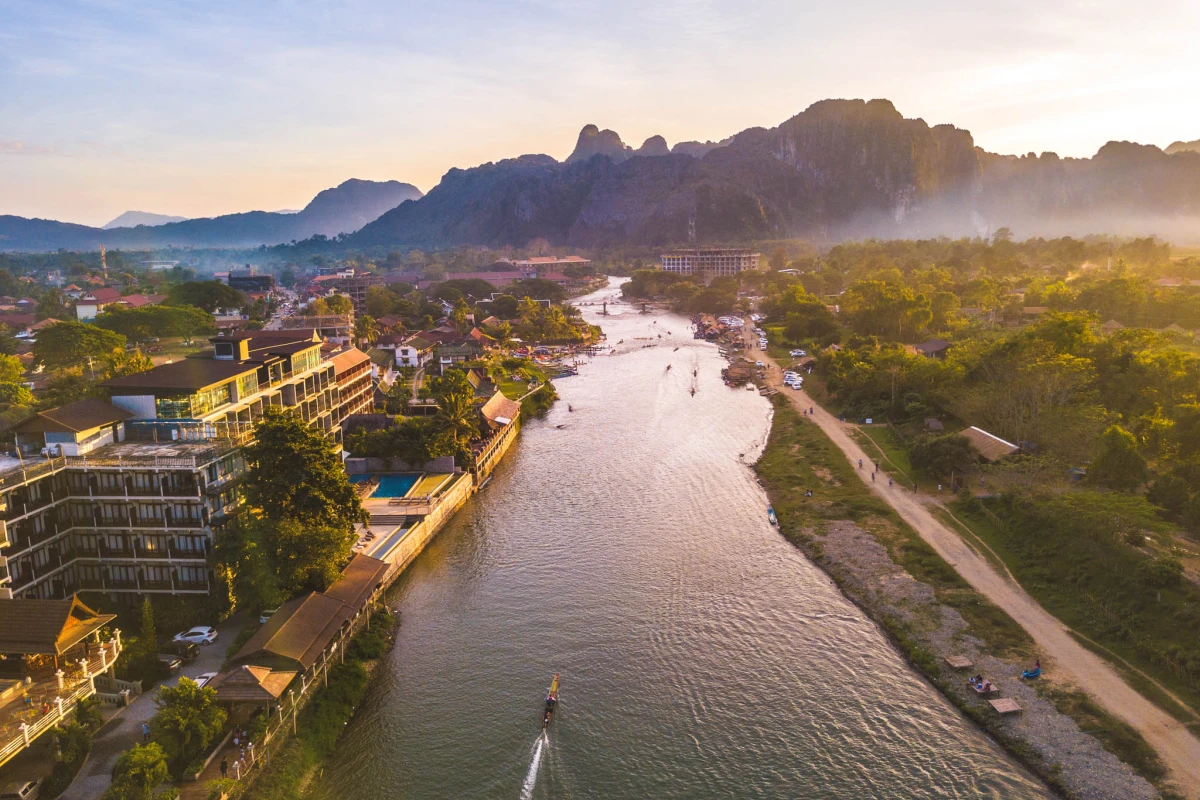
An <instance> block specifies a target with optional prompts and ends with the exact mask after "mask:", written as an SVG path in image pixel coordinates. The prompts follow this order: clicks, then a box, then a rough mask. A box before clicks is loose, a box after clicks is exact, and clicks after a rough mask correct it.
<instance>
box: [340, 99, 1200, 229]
mask: <svg viewBox="0 0 1200 800" xmlns="http://www.w3.org/2000/svg"><path fill="white" fill-rule="evenodd" d="M658 138H661V137H658ZM647 145H649V140H648V142H647ZM647 145H644V146H643V147H642V148H639V149H638V150H634V149H633V148H631V147H629V146H628V145H626V144H625V143H624V142H623V140H622V139H621V137H620V135H619V134H617V133H616V132H615V131H612V130H602V129H600V128H599V127H598V126H596V125H592V124H589V125H587V126H585V127H584V129H583V130H582V131H581V132H580V136H579V140H578V142H577V144H576V147H575V150H574V151H573V152H572V154H571V155H570V156H569V157H568V158H567V159H566V160H565V161H563V162H561V163H560V162H557V161H555V160H554V159H552V158H550V157H549V156H521V157H518V158H515V159H505V160H502V161H499V162H494V163H493V162H489V163H487V164H482V165H480V166H478V167H473V168H470V169H465V170H464V169H458V168H455V169H452V170H450V171H449V172H447V174H446V177H445V178H443V180H442V181H441V182H440V183H439V184H438V185H437V186H435V187H434V188H433V189H431V190H430V191H429V193H428V194H427V195H426V196H425V197H424V198H422V199H421V200H419V201H416V202H414V203H409V204H405V205H403V206H400V207H397V208H395V209H392V210H391V211H389V212H387V213H386V214H384V215H382V216H381V217H380V218H379V219H377V220H375V221H374V222H372V223H370V224H368V225H367V226H365V227H364V228H363V229H362V230H360V231H358V232H357V233H355V234H353V235H352V236H351V237H349V239H348V242H349V244H350V245H351V246H362V247H370V246H380V245H396V246H405V245H409V246H420V247H442V246H453V245H458V244H471V245H484V246H501V245H515V246H521V245H523V244H525V243H527V242H528V241H529V240H530V239H533V238H545V239H547V240H548V241H550V242H551V243H552V244H555V245H567V246H579V247H587V246H602V245H609V244H617V243H621V242H632V243H638V244H646V245H656V246H657V245H667V244H673V243H680V242H688V241H697V242H734V241H752V240H754V239H762V238H785V237H804V238H811V239H814V240H817V241H826V242H832V241H838V240H840V239H842V238H862V237H911V236H917V237H930V236H941V235H949V236H962V235H988V234H989V233H990V231H993V230H996V229H998V228H1000V227H1011V228H1014V229H1015V230H1017V231H1018V232H1019V233H1020V235H1029V236H1033V235H1047V236H1048V235H1064V234H1086V233H1113V234H1129V235H1146V234H1151V233H1157V234H1161V235H1167V236H1172V235H1179V236H1183V237H1185V238H1186V237H1188V236H1190V237H1191V238H1192V239H1195V238H1196V237H1197V235H1198V234H1196V233H1195V232H1194V231H1195V230H1196V229H1197V221H1198V220H1200V153H1192V152H1180V153H1176V154H1167V153H1164V152H1163V151H1162V150H1161V149H1159V148H1157V147H1154V146H1152V145H1138V144H1133V143H1128V142H1109V143H1108V144H1106V145H1104V146H1103V147H1101V148H1100V149H1099V150H1098V151H1097V153H1096V155H1095V156H1093V157H1091V158H1083V159H1080V158H1061V157H1059V156H1058V155H1056V154H1054V153H1052V152H1044V153H1042V154H1041V155H1040V156H1038V155H1033V154H1029V155H1025V156H1009V155H1000V154H995V153H989V152H987V151H985V150H983V149H982V148H980V147H978V146H976V144H975V142H974V139H973V137H972V136H971V133H970V132H969V131H967V130H964V129H961V128H957V127H955V126H953V125H949V124H939V125H933V126H930V125H929V124H927V123H926V122H925V121H924V120H922V119H919V118H913V119H909V118H906V117H904V116H903V115H902V114H901V113H900V112H899V111H898V110H897V109H896V108H895V106H894V105H893V104H892V103H891V102H890V101H888V100H878V99H877V100H869V101H864V100H822V101H818V102H816V103H813V104H812V105H810V106H809V107H808V108H807V109H805V110H804V111H801V112H800V113H798V114H796V115H794V116H793V117H791V118H789V119H787V120H785V121H784V122H782V123H780V124H779V125H778V126H776V127H774V128H748V129H746V130H744V131H741V132H740V133H737V134H735V135H734V136H731V137H729V138H728V139H725V140H722V141H721V142H715V143H714V142H705V143H700V142H682V143H679V144H677V145H676V146H675V147H673V148H670V150H669V151H668V152H663V151H664V149H665V145H666V143H665V141H664V142H662V143H661V146H657V145H658V142H655V145H656V146H654V147H652V148H650V147H647ZM651 153H652V154H651Z"/></svg>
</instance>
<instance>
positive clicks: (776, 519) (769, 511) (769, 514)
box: [767, 506, 779, 525]
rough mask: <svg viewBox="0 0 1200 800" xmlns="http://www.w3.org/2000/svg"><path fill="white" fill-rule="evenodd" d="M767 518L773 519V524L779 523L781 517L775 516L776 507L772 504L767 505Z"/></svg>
mask: <svg viewBox="0 0 1200 800" xmlns="http://www.w3.org/2000/svg"><path fill="white" fill-rule="evenodd" d="M767 519H769V520H771V524H772V525H778V524H779V517H777V516H775V509H774V508H772V507H771V506H767Z"/></svg>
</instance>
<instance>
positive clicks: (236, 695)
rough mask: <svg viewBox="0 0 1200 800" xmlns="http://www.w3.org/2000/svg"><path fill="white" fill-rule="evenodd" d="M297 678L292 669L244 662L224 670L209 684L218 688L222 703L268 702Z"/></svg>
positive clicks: (218, 698)
mask: <svg viewBox="0 0 1200 800" xmlns="http://www.w3.org/2000/svg"><path fill="white" fill-rule="evenodd" d="M295 678H296V673H295V672H294V671H291V670H279V671H277V670H273V669H270V668H268V667H255V666H251V665H250V664H243V665H242V666H240V667H234V668H233V669H231V670H229V671H228V672H222V673H221V674H220V675H218V676H217V677H215V678H213V680H212V683H210V684H209V686H210V687H212V688H213V689H216V690H217V700H218V701H220V702H222V703H266V702H268V701H271V700H278V699H279V698H280V697H281V696H282V695H283V693H284V692H285V691H287V687H288V684H290V683H291V682H292V681H293V680H295Z"/></svg>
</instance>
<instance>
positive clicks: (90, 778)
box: [62, 613, 251, 800]
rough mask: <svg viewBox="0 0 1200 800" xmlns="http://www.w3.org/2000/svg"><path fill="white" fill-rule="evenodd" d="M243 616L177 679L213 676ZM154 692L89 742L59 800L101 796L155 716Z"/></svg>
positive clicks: (229, 622) (226, 623)
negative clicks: (85, 756)
mask: <svg viewBox="0 0 1200 800" xmlns="http://www.w3.org/2000/svg"><path fill="white" fill-rule="evenodd" d="M250 621H251V620H250V618H249V617H248V616H247V615H246V614H245V613H241V614H235V615H234V616H232V617H230V618H229V619H227V620H225V621H224V622H222V623H221V624H220V625H218V626H217V631H218V632H219V636H218V637H217V641H216V642H214V643H213V644H211V645H209V646H208V647H201V648H200V655H199V657H198V658H197V659H196V660H195V661H193V662H192V663H191V664H185V665H184V667H183V669H182V670H180V672H179V675H180V676H184V675H186V676H187V677H189V678H195V677H196V676H198V675H200V674H202V673H205V672H216V671H217V670H218V669H220V668H221V664H222V662H224V660H225V648H226V647H228V646H229V643H230V642H231V641H233V639H234V638H235V637H236V636H237V635H238V633H239V632H240V631H241V630H242V628H244V627H246V625H248V624H249V623H250ZM178 680H179V677H178V676H177V677H174V678H169V679H168V680H166V681H164V684H166V685H169V684H172V683H177V682H178ZM157 693H158V692H157V688H151V689H150V690H148V691H146V692H144V693H143V694H142V695H141V696H140V697H138V698H137V699H136V700H134V701H133V702H132V703H130V704H129V708H127V709H125V710H124V711H123V712H122V713H121V714H120V715H119V716H118V717H116V718H115V719H113V720H112V721H111V722H109V724H108V725H107V726H105V727H104V728H103V729H102V730H101V731H100V732H99V733H97V734H96V737H95V738H94V739H93V740H92V753H91V755H90V756H89V757H88V760H87V763H86V764H84V765H83V769H81V770H80V771H79V775H78V776H76V778H75V782H74V783H72V784H71V785H70V787H68V788H67V790H66V791H65V792H63V793H62V800H95V798H97V797H99V796H100V795H102V794H104V791H105V790H106V789H107V788H108V785H109V783H110V782H111V780H112V771H113V767H114V766H115V765H116V763H117V759H118V758H119V757H120V756H121V753H123V752H125V751H126V750H128V749H129V748H131V747H133V746H134V745H135V744H138V743H139V742H141V740H142V723H143V722H145V721H146V720H148V719H150V717H152V716H154V712H155V710H156V709H155V706H154V698H155V696H156V695H157Z"/></svg>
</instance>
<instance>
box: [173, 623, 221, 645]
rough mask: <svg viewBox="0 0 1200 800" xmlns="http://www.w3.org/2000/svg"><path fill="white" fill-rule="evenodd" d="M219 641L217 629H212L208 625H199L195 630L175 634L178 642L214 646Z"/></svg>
mask: <svg viewBox="0 0 1200 800" xmlns="http://www.w3.org/2000/svg"><path fill="white" fill-rule="evenodd" d="M216 640H217V629H216V628H210V627H208V626H207V625H197V626H196V627H195V628H192V629H190V630H186V631H183V632H182V633H177V634H175V641H177V642H191V643H192V644H212V643H213V642H215V641H216Z"/></svg>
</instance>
